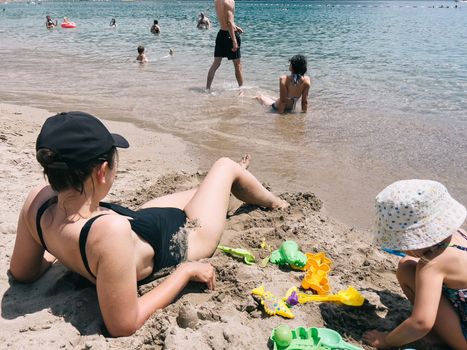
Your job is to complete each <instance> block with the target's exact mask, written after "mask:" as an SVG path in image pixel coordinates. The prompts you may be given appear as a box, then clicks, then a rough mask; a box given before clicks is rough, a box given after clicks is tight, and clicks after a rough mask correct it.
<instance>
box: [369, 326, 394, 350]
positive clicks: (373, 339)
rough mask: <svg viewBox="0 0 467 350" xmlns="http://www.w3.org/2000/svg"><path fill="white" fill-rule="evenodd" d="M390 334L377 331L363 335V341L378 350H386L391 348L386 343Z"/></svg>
mask: <svg viewBox="0 0 467 350" xmlns="http://www.w3.org/2000/svg"><path fill="white" fill-rule="evenodd" d="M387 334H388V332H380V331H376V330H372V331H367V332H365V333H363V341H364V342H365V343H367V344H368V345H371V346H373V347H375V348H378V349H386V348H389V346H388V345H387V343H386V335H387Z"/></svg>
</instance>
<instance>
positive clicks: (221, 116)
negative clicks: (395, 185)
mask: <svg viewBox="0 0 467 350" xmlns="http://www.w3.org/2000/svg"><path fill="white" fill-rule="evenodd" d="M455 5H458V6H459V7H458V8H454V6H455ZM440 6H443V8H440ZM447 6H449V8H446V7H447ZM433 7H434V8H433ZM0 8H5V11H3V12H0V38H1V40H0V58H1V61H2V67H1V69H0V79H1V84H0V102H12V103H22V104H28V105H33V106H38V107H44V108H47V109H50V110H70V109H82V110H87V111H91V112H94V113H97V114H98V115H101V116H103V117H106V118H112V119H118V120H129V121H132V122H135V123H137V124H139V125H142V126H144V127H147V128H153V129H155V130H158V131H163V132H167V133H171V134H174V135H176V136H178V137H180V138H182V139H184V140H185V141H186V142H188V143H189V144H190V145H191V147H190V150H191V151H190V152H192V154H193V157H195V158H197V159H199V160H200V162H201V164H202V165H203V166H206V165H207V164H209V163H210V162H211V161H212V160H213V159H215V158H216V157H218V156H220V155H229V156H232V157H238V155H239V154H240V153H242V152H245V151H249V152H252V153H253V155H254V157H255V165H254V167H253V171H254V172H255V173H257V174H259V175H260V176H261V177H262V178H265V179H267V180H268V181H269V182H271V183H272V184H273V187H274V188H277V189H279V190H310V189H311V190H313V191H316V192H317V193H318V194H319V195H320V196H321V197H322V198H324V200H325V202H326V204H327V205H328V207H329V209H330V210H331V211H332V212H334V213H336V215H337V216H338V217H339V218H341V219H343V220H344V221H347V222H350V223H353V224H362V223H363V224H367V223H368V222H367V220H366V218H367V217H368V215H366V214H365V213H367V212H368V210H370V208H371V206H372V201H373V196H374V195H375V194H376V193H377V192H378V191H379V190H380V189H381V188H382V187H384V186H385V185H387V184H388V183H390V182H391V181H393V180H396V179H398V178H407V177H421V178H433V179H437V180H440V181H443V182H444V183H446V184H447V185H448V188H450V190H451V192H453V194H454V195H455V196H457V197H458V198H459V199H460V200H461V201H463V202H464V203H467V184H466V181H465V172H466V170H467V169H466V164H467V156H466V154H467V141H466V140H467V131H466V130H467V128H466V122H467V115H466V110H467V59H466V57H467V26H466V24H467V20H466V19H467V4H462V3H455V2H453V1H452V2H451V1H449V2H447V1H445V2H442V1H237V4H236V22H237V24H238V25H239V26H241V27H242V28H243V29H244V30H245V34H243V36H242V40H243V42H242V62H243V65H244V75H245V85H246V86H245V96H244V97H242V98H239V97H238V90H237V89H236V81H235V77H234V74H233V67H232V65H231V63H230V62H224V63H223V65H222V66H221V68H220V69H219V70H218V72H217V74H216V77H215V79H214V83H213V92H212V94H208V93H206V92H204V85H205V80H206V74H207V70H208V69H209V66H210V64H211V62H212V55H213V50H214V40H215V36H216V32H217V29H218V24H217V21H216V18H215V14H214V9H213V3H212V1H169V0H166V1H135V2H43V3H42V4H41V5H31V4H30V5H28V4H26V3H20V4H17V3H9V4H3V5H1V6H0ZM200 11H203V12H204V13H205V14H207V15H208V16H209V17H210V18H211V20H212V21H213V28H212V29H211V30H208V31H199V30H196V29H195V27H196V17H197V14H198V13H199V12H200ZM46 14H50V15H51V16H52V18H58V19H60V18H61V17H64V16H67V17H69V18H70V19H71V20H73V21H75V22H76V23H77V24H78V27H77V28H76V29H71V30H65V29H61V28H56V29H54V30H47V29H46V28H45V25H44V22H45V15H46ZM112 17H114V18H116V20H117V24H118V27H117V28H116V29H112V28H109V26H108V24H109V21H110V19H111V18H112ZM154 19H158V20H159V23H160V25H161V28H162V32H161V34H160V35H158V36H154V35H152V34H151V33H150V32H149V28H150V26H151V24H152V21H153V20H154ZM138 45H144V46H145V47H146V53H147V56H148V57H149V59H150V63H149V64H147V65H146V66H140V65H138V64H136V63H135V62H134V58H135V57H136V47H137V46H138ZM169 48H172V49H173V50H174V51H175V55H174V56H173V57H169V56H168V50H169ZM296 53H302V54H304V55H306V56H307V57H308V61H309V74H310V76H311V78H312V81H313V85H312V90H311V95H310V112H309V113H308V114H307V115H303V114H300V113H296V114H293V115H289V116H287V117H282V116H276V115H274V114H271V113H269V111H268V110H267V109H266V108H264V107H262V106H260V105H259V104H258V103H257V102H256V101H255V100H254V99H252V98H251V97H254V96H255V94H256V93H257V92H262V93H267V94H272V95H277V93H278V86H277V85H278V77H279V76H280V75H281V74H286V73H287V69H288V59H289V58H290V57H291V56H292V55H294V54H296ZM343 198H345V200H343Z"/></svg>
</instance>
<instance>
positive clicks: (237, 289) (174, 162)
mask: <svg viewBox="0 0 467 350" xmlns="http://www.w3.org/2000/svg"><path fill="white" fill-rule="evenodd" d="M51 114H52V113H50V112H47V111H44V110H39V109H34V108H28V107H22V106H21V107H20V106H12V105H4V104H0V154H1V161H0V183H1V188H2V191H1V193H0V212H1V213H2V214H1V217H0V248H1V254H0V295H1V318H0V348H1V349H7V348H8V349H22V350H25V349H38V348H43V349H200V350H201V349H216V350H218V349H268V348H271V343H270V342H268V338H269V336H270V334H271V330H272V329H273V328H274V327H277V326H278V325H280V324H283V323H287V324H288V325H290V326H291V327H297V326H305V327H328V328H332V329H334V330H336V331H338V332H340V333H341V334H342V335H343V336H344V338H345V339H346V340H347V341H349V342H352V343H353V344H356V345H359V344H360V345H361V342H360V339H361V335H362V333H363V331H364V330H366V329H369V328H375V327H378V328H380V329H391V328H392V327H394V326H396V325H397V324H398V322H401V321H402V320H403V319H404V318H405V317H407V316H408V314H409V310H410V305H409V303H408V302H407V300H406V299H405V298H404V297H403V296H402V292H401V290H400V288H399V287H398V284H397V281H396V278H395V275H394V271H395V268H396V266H397V258H396V257H394V256H390V255H388V254H385V253H383V252H381V251H379V250H377V249H376V248H375V247H374V246H372V245H371V243H370V239H369V238H368V237H369V235H368V233H366V232H362V231H357V230H354V229H352V228H350V227H348V226H345V225H342V224H340V223H338V222H336V221H335V220H333V219H332V218H330V217H327V216H326V215H325V214H323V213H322V212H320V208H321V205H322V203H321V201H320V200H319V199H318V198H316V197H315V196H314V194H312V193H284V194H282V196H283V197H284V198H285V199H287V200H288V201H289V202H290V203H291V207H290V208H288V209H285V210H276V211H268V210H262V209H260V208H256V207H249V206H241V207H240V208H239V209H238V210H232V212H231V215H229V218H228V219H227V225H226V229H225V234H224V236H223V239H222V242H221V243H223V244H226V245H229V246H233V247H243V248H248V249H251V250H252V251H253V252H254V253H255V254H256V255H257V257H263V256H264V254H265V252H264V251H262V250H261V249H260V244H261V242H262V240H263V239H265V240H266V242H267V243H268V244H269V245H271V246H272V247H278V246H279V245H280V243H281V242H283V241H284V240H289V239H292V240H295V241H296V242H298V243H299V244H300V246H301V248H302V250H303V251H305V252H318V251H324V252H326V254H327V255H328V256H329V257H330V258H331V259H332V261H333V265H332V270H331V273H330V283H331V287H332V290H333V291H334V292H337V291H338V290H340V289H343V288H346V287H347V286H349V285H352V286H354V287H356V288H357V289H358V290H360V291H361V292H362V293H363V294H364V296H365V297H366V299H367V301H366V302H365V304H364V305H363V306H362V307H357V308H352V307H346V306H343V305H338V304H330V303H321V304H320V303H308V304H305V305H300V306H296V307H294V308H293V309H292V311H293V312H294V314H295V319H293V320H285V319H282V318H280V317H278V316H273V317H269V316H267V315H265V313H264V312H263V310H262V307H260V306H258V303H257V302H256V301H255V300H254V299H253V297H252V296H251V290H252V289H253V288H255V287H258V286H259V285H261V284H263V285H264V286H265V287H266V288H267V289H269V290H271V291H273V292H274V293H276V294H277V295H283V294H284V293H285V292H286V290H287V289H288V288H289V287H291V286H293V285H297V286H298V285H299V284H300V281H301V279H302V277H303V273H302V272H298V271H290V270H287V269H279V268H278V267H277V266H275V265H271V264H269V265H268V266H267V267H266V268H260V267H259V266H258V265H252V266H248V265H245V264H244V263H243V262H242V261H241V260H237V259H236V258H233V257H229V256H226V255H224V254H223V253H220V252H216V254H215V255H214V257H212V258H211V259H207V260H208V261H209V262H211V263H212V264H213V265H214V267H215V269H216V272H217V288H216V290H215V291H212V292H208V291H206V290H205V289H204V287H203V285H200V284H190V285H189V286H188V287H187V288H186V289H185V291H184V292H183V293H182V295H181V296H180V297H179V298H178V299H177V300H176V301H175V302H174V303H173V304H171V305H170V306H168V307H167V308H166V309H164V310H161V311H158V312H156V313H155V314H154V315H153V316H152V317H151V318H150V319H149V320H148V321H147V322H146V324H145V325H144V326H143V327H142V328H141V329H140V330H139V331H138V332H137V333H136V334H135V335H133V336H131V337H126V338H110V337H106V336H105V329H104V327H103V322H102V318H101V316H100V313H99V308H98V303H97V297H96V292H95V288H94V286H93V285H90V284H89V283H88V282H86V281H85V280H84V279H82V278H81V277H79V276H77V275H76V274H74V273H71V272H69V271H67V270H66V269H65V268H64V267H63V266H61V265H60V264H55V265H54V266H53V267H52V268H51V269H50V270H49V271H48V272H47V273H46V274H45V275H44V276H43V277H42V278H41V279H40V280H39V281H37V282H35V283H33V284H18V283H15V282H13V281H11V280H9V278H8V274H7V269H8V265H9V260H10V254H11V252H12V250H13V244H14V240H15V226H16V219H17V215H18V212H19V209H20V206H21V204H22V201H23V200H24V198H25V196H26V194H27V192H28V190H29V189H31V188H32V187H34V186H36V185H38V184H39V183H40V182H41V181H44V180H43V177H42V175H41V171H40V168H39V166H38V165H37V163H36V161H35V159H34V143H35V138H36V136H37V134H38V131H39V128H40V125H41V124H42V123H43V121H44V120H45V118H46V117H48V116H50V115H51ZM106 124H107V125H108V126H109V128H110V129H111V130H112V131H114V132H117V133H122V134H124V135H125V136H126V138H127V139H128V140H129V141H130V144H131V147H130V149H129V150H125V151H122V152H120V163H119V174H118V180H117V181H116V185H115V187H114V188H113V191H112V193H111V194H110V195H109V198H108V200H109V201H118V202H121V203H124V204H126V205H128V206H130V207H137V206H138V205H139V204H140V203H142V202H144V201H146V200H148V199H150V198H153V197H155V196H159V195H162V194H166V193H171V192H174V191H176V190H182V189H186V188H189V187H191V186H194V185H196V184H197V183H198V182H199V181H200V179H201V178H202V173H201V172H198V169H197V166H196V164H194V162H192V161H191V160H190V159H187V157H186V155H185V152H184V149H185V148H184V147H185V146H184V145H183V144H182V143H181V142H180V141H179V140H177V139H175V138H174V137H172V136H170V135H161V134H155V133H154V132H149V131H146V130H142V129H138V128H136V127H135V126H133V125H131V124H126V123H117V122H106ZM204 170H206V169H201V171H204ZM250 170H251V171H252V172H253V173H254V159H253V163H252V166H251V168H250ZM262 180H266V181H267V179H262ZM272 190H274V189H272ZM343 200H345V199H343ZM234 205H236V206H235V207H234V208H233V209H235V208H236V207H238V203H234ZM369 215H371V213H369ZM159 282H160V280H156V281H154V282H152V283H150V284H147V285H144V286H142V287H140V288H139V293H141V294H144V293H145V292H146V291H148V290H150V289H151V288H152V287H153V286H154V285H155V284H157V283H159ZM363 347H364V348H365V349H370V348H369V347H366V346H363ZM415 347H416V348H417V349H428V348H430V349H433V347H431V346H430V347H427V346H426V345H423V344H421V343H418V344H415Z"/></svg>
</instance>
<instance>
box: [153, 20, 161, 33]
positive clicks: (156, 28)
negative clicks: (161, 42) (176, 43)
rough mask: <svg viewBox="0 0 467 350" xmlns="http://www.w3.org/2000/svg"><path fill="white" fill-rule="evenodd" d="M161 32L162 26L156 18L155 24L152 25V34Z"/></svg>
mask: <svg viewBox="0 0 467 350" xmlns="http://www.w3.org/2000/svg"><path fill="white" fill-rule="evenodd" d="M160 32H161V27H160V26H159V21H158V20H154V24H153V25H152V27H151V33H152V34H159V33H160Z"/></svg>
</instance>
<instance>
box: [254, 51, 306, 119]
mask: <svg viewBox="0 0 467 350" xmlns="http://www.w3.org/2000/svg"><path fill="white" fill-rule="evenodd" d="M289 70H290V73H291V74H290V75H283V76H281V77H280V78H279V91H280V96H279V98H278V99H275V98H273V97H271V96H267V95H262V94H260V95H258V96H256V99H257V100H258V101H260V102H261V104H263V105H266V106H271V108H272V110H273V111H275V112H277V113H280V114H282V113H284V112H290V111H293V110H295V105H296V104H297V102H298V100H299V99H300V98H302V112H304V113H306V111H307V108H308V92H309V91H310V86H311V81H310V77H308V76H306V75H305V73H306V71H307V62H306V58H305V56H302V55H295V56H293V57H292V58H291V59H290V65H289Z"/></svg>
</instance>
